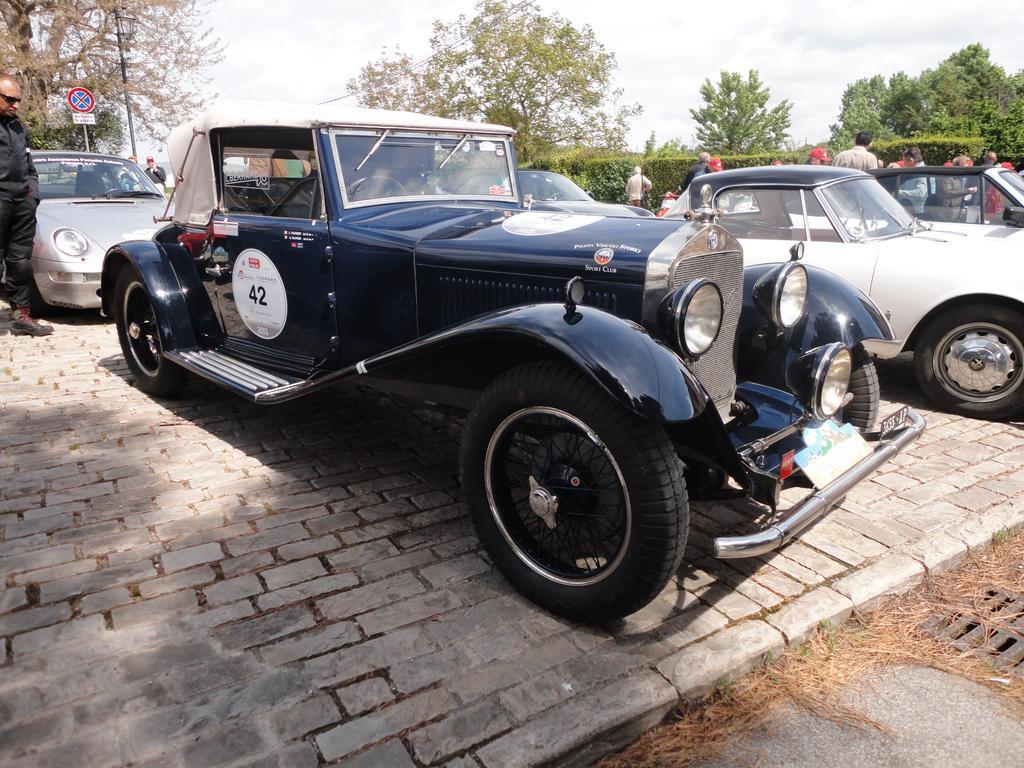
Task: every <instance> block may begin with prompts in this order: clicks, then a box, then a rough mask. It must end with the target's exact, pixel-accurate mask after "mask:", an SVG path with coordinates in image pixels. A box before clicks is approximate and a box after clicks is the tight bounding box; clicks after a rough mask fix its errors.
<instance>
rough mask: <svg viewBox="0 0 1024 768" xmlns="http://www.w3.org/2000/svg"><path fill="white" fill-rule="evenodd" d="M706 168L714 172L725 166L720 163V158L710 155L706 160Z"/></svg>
mask: <svg viewBox="0 0 1024 768" xmlns="http://www.w3.org/2000/svg"><path fill="white" fill-rule="evenodd" d="M708 168H709V169H710V171H711V172H712V173H715V172H716V171H720V170H722V169H723V168H725V166H724V165H722V158H720V157H712V158H711V159H710V160H708Z"/></svg>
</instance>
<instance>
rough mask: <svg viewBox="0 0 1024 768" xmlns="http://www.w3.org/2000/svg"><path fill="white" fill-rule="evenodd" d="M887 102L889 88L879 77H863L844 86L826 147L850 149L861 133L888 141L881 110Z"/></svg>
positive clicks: (890, 135) (888, 136)
mask: <svg viewBox="0 0 1024 768" xmlns="http://www.w3.org/2000/svg"><path fill="white" fill-rule="evenodd" d="M888 98H889V88H888V86H887V85H886V83H885V78H883V77H882V76H881V75H875V76H874V77H870V78H868V77H864V78H861V79H860V80H857V81H856V82H854V83H851V84H850V85H848V86H846V90H845V91H844V92H843V98H842V106H841V108H840V111H839V122H838V123H835V124H834V125H832V126H831V129H832V137H831V138H830V139H829V143H830V144H832V146H834V147H843V148H847V147H851V146H853V139H854V137H855V136H856V135H857V134H858V133H860V132H861V131H869V132H870V133H871V134H872V135H873V136H874V137H875V138H876V139H888V138H891V137H892V135H893V134H892V131H891V130H889V129H888V128H887V127H886V126H885V123H884V122H882V109H883V106H884V105H885V103H886V100H887V99H888Z"/></svg>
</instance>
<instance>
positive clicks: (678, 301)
mask: <svg viewBox="0 0 1024 768" xmlns="http://www.w3.org/2000/svg"><path fill="white" fill-rule="evenodd" d="M663 306H665V305H663ZM667 308H668V312H667V313H666V316H665V318H664V320H665V327H666V329H667V330H668V331H669V332H670V336H671V338H672V340H673V342H674V343H675V346H676V348H677V349H678V350H679V351H680V352H682V353H683V354H684V355H686V356H687V357H698V356H700V355H703V354H704V353H705V352H707V351H708V349H709V348H710V347H711V345H712V344H714V343H715V339H716V338H718V332H719V330H721V328H722V292H721V291H720V290H719V289H718V286H717V285H715V284H714V283H713V282H711V281H710V280H704V279H701V280H694V281H693V282H692V283H690V284H689V285H685V286H682V287H681V288H678V289H676V291H675V292H674V293H672V294H671V295H670V296H669V297H668V301H667Z"/></svg>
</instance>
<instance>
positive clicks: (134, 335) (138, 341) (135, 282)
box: [114, 269, 187, 397]
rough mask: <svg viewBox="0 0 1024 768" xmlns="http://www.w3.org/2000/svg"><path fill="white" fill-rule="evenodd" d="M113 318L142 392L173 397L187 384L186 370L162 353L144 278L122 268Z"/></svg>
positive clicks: (118, 337) (115, 289)
mask: <svg viewBox="0 0 1024 768" xmlns="http://www.w3.org/2000/svg"><path fill="white" fill-rule="evenodd" d="M114 322H115V324H116V325H117V339H118V341H119V342H121V351H122V352H123V353H124V360H125V363H127V365H128V370H130V371H131V372H132V375H133V376H134V377H135V383H136V385H137V386H138V387H139V389H141V390H142V391H143V392H146V393H148V394H150V395H155V396H157V397H174V396H176V395H178V394H180V392H181V390H182V389H183V388H184V386H185V381H186V375H187V374H186V372H185V369H184V368H181V367H179V366H177V365H175V364H174V363H172V362H170V361H169V360H167V359H166V358H164V355H163V346H162V342H161V340H160V331H159V329H158V328H157V322H156V313H155V312H154V310H153V302H152V299H151V298H150V296H149V290H148V289H147V288H146V286H145V284H144V283H143V282H142V279H141V278H140V277H139V276H138V275H137V274H135V272H134V271H133V270H130V269H123V270H121V274H120V275H118V278H117V284H116V286H115V288H114Z"/></svg>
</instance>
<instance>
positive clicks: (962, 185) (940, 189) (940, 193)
mask: <svg viewBox="0 0 1024 768" xmlns="http://www.w3.org/2000/svg"><path fill="white" fill-rule="evenodd" d="M931 181H932V182H933V186H932V187H930V188H929V193H928V196H927V197H925V200H924V207H923V208H922V209H921V213H920V214H919V216H920V218H922V219H924V220H925V221H937V222H965V221H969V217H970V215H971V206H972V205H977V204H976V203H975V202H974V199H975V198H976V197H977V192H978V188H977V186H976V185H977V178H976V177H970V176H938V175H937V176H933V177H931ZM974 220H975V221H977V220H978V217H977V216H975V219H974Z"/></svg>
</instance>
